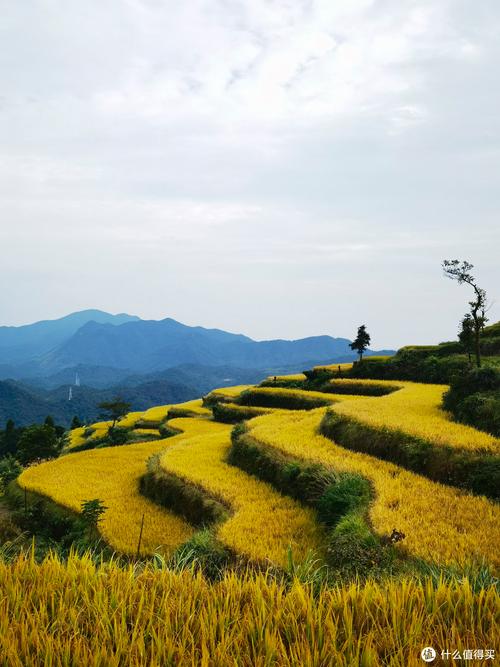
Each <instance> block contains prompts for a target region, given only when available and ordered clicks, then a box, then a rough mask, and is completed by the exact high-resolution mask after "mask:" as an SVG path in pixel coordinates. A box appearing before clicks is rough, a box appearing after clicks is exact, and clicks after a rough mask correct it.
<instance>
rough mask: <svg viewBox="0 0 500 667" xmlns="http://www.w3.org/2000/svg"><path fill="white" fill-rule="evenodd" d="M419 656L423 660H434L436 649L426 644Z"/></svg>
mask: <svg viewBox="0 0 500 667" xmlns="http://www.w3.org/2000/svg"><path fill="white" fill-rule="evenodd" d="M420 657H421V658H422V660H423V661H424V662H434V660H435V659H436V651H435V650H434V649H433V648H432V646H426V647H425V648H423V649H422V651H421V653H420Z"/></svg>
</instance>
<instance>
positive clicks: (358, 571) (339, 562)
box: [327, 513, 396, 577]
mask: <svg viewBox="0 0 500 667" xmlns="http://www.w3.org/2000/svg"><path fill="white" fill-rule="evenodd" d="M327 553H328V562H329V564H330V565H331V566H333V567H335V568H338V569H340V570H341V571H342V573H343V575H344V576H349V575H350V576H356V577H357V576H367V575H369V574H371V575H372V574H373V573H374V571H377V570H382V569H387V568H388V567H390V565H391V564H392V563H393V561H394V560H395V558H396V552H395V550H394V547H393V546H392V545H391V544H390V543H387V544H383V543H382V542H381V541H380V540H379V539H377V537H376V536H375V535H373V533H372V532H371V531H370V529H369V527H368V525H367V523H366V521H365V520H364V519H363V518H362V516H361V515H360V514H356V513H353V514H348V515H347V516H345V517H344V518H343V519H341V520H340V521H339V523H338V525H337V526H336V528H335V529H334V530H333V531H332V533H331V535H330V538H329V541H328V548H327Z"/></svg>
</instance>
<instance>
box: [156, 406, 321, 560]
mask: <svg viewBox="0 0 500 667" xmlns="http://www.w3.org/2000/svg"><path fill="white" fill-rule="evenodd" d="M170 423H171V425H172V426H173V427H174V428H178V429H181V430H182V431H184V433H183V434H182V435H179V436H176V437H175V438H172V439H171V440H170V442H172V443H176V444H174V446H171V447H169V449H167V450H166V451H165V453H164V454H163V455H162V456H161V458H160V466H161V467H162V468H163V469H164V470H165V471H166V472H169V473H173V474H175V475H178V476H179V477H182V478H184V479H186V480H188V481H189V482H194V483H196V484H199V485H200V486H201V487H202V488H204V489H206V490H207V491H208V492H209V493H211V494H213V495H214V496H215V497H216V498H219V499H220V500H221V502H223V503H224V504H226V505H230V506H231V508H232V510H233V512H234V514H233V515H232V516H231V517H230V518H229V519H228V520H227V521H226V522H224V523H223V524H221V525H220V526H218V527H217V537H218V538H219V539H220V540H221V541H222V542H223V543H224V544H225V545H226V546H228V547H229V548H230V549H232V550H233V551H236V552H237V553H239V554H243V555H244V556H246V557H248V558H250V559H253V560H257V561H260V562H267V561H269V560H270V561H271V562H273V563H275V564H279V565H283V564H284V563H285V561H286V552H287V548H288V546H289V545H291V546H292V551H293V554H294V557H295V558H296V559H297V560H299V561H300V560H303V559H304V558H305V556H306V555H307V553H308V551H310V550H312V551H319V550H320V549H321V545H322V543H323V540H324V532H323V529H322V528H321V527H320V526H319V525H318V523H317V522H316V520H315V515H314V513H313V512H312V511H311V510H310V509H307V508H304V507H301V505H300V504H298V503H297V502H295V501H294V500H292V499H291V498H287V497H284V496H281V495H280V494H279V493H277V492H276V491H275V490H274V489H273V488H272V487H271V486H269V485H268V484H265V483H264V482H261V481H259V480H257V479H255V478H254V477H251V476H250V475H247V474H246V473H244V472H243V471H242V470H240V469H239V468H235V467H234V466H231V465H229V464H227V463H225V458H226V456H227V453H228V451H229V449H230V446H231V440H230V433H231V427H230V426H228V425H226V424H219V423H216V422H212V421H207V420H204V419H174V420H172V422H170Z"/></svg>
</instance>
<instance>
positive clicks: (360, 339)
mask: <svg viewBox="0 0 500 667" xmlns="http://www.w3.org/2000/svg"><path fill="white" fill-rule="evenodd" d="M368 345H370V334H369V333H368V331H367V330H366V325H365V324H362V325H361V326H360V327H358V334H357V336H356V338H355V340H353V342H352V343H349V347H350V348H351V350H356V352H357V353H358V354H359V360H360V361H362V360H363V353H364V352H365V351H366V349H367V347H368Z"/></svg>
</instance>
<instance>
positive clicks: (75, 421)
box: [70, 415, 83, 430]
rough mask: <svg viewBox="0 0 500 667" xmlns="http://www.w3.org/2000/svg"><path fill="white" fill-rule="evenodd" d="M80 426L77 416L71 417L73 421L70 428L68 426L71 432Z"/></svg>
mask: <svg viewBox="0 0 500 667" xmlns="http://www.w3.org/2000/svg"><path fill="white" fill-rule="evenodd" d="M81 426H83V424H82V422H81V421H80V419H79V418H78V417H77V415H75V416H74V417H73V419H72V420H71V426H70V429H71V430H73V429H75V428H80V427H81Z"/></svg>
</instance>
